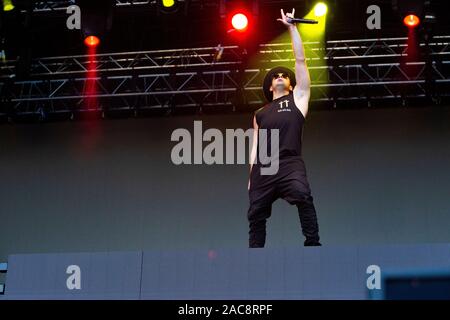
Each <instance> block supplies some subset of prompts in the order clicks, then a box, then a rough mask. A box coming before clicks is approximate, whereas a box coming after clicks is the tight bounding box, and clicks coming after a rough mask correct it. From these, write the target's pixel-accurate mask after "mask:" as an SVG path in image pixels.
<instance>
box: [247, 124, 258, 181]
mask: <svg viewBox="0 0 450 320" xmlns="http://www.w3.org/2000/svg"><path fill="white" fill-rule="evenodd" d="M257 149H258V123H257V122H256V116H254V117H253V143H252V149H251V151H250V174H251V173H252V168H253V164H254V163H255V160H256V152H257ZM248 189H250V178H249V179H248Z"/></svg>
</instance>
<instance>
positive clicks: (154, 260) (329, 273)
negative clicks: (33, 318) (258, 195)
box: [0, 244, 450, 300]
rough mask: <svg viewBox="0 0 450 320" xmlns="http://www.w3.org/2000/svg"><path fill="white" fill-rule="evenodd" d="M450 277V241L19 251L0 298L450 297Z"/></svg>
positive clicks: (11, 261)
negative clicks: (310, 245) (224, 247)
mask: <svg viewBox="0 0 450 320" xmlns="http://www.w3.org/2000/svg"><path fill="white" fill-rule="evenodd" d="M449 279H450V244H423V245H390V246H386V245H383V246H376V245H374V246H323V247H306V248H304V247H280V248H270V249H217V250H212V249H211V250H167V251H166V250H159V251H155V250H153V251H134V252H92V253H55V254H52V253H43V254H17V255H10V256H9V259H8V271H7V274H6V284H5V288H6V290H5V294H4V295H3V296H0V297H1V298H0V299H171V300H172V299H175V300H178V299H207V300H211V299H227V300H228V299H381V298H388V299H396V298H402V297H409V298H423V297H422V296H423V295H425V298H431V297H434V296H433V295H439V296H438V298H439V297H442V298H445V296H443V295H445V294H447V296H448V297H447V298H450V296H449V295H450V289H449V288H450V284H449V283H450V281H449ZM405 295H407V296H405Z"/></svg>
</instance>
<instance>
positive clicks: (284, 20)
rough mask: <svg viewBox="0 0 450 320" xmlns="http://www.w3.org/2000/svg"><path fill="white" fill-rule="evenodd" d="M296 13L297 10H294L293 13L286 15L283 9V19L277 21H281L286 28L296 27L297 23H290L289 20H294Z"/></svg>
mask: <svg viewBox="0 0 450 320" xmlns="http://www.w3.org/2000/svg"><path fill="white" fill-rule="evenodd" d="M294 13H295V9H292V12H288V13H286V14H284V11H283V9H281V19H277V21H281V23H283V24H284V25H285V26H286V27H291V26H294V25H295V23H289V22H288V21H289V18H291V19H293V18H294Z"/></svg>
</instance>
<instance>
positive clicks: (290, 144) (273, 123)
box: [251, 92, 309, 191]
mask: <svg viewBox="0 0 450 320" xmlns="http://www.w3.org/2000/svg"><path fill="white" fill-rule="evenodd" d="M255 118H256V123H257V124H258V128H259V129H266V132H267V144H266V145H264V146H263V147H264V148H266V149H267V150H268V152H267V154H268V155H269V157H271V158H272V157H273V155H272V154H271V147H270V146H271V136H272V135H271V131H270V130H271V129H278V130H279V131H278V132H279V170H278V173H277V174H275V175H261V174H260V170H259V169H260V168H261V167H269V166H270V164H267V165H266V164H262V163H261V161H260V158H259V155H260V154H259V148H260V139H259V138H258V147H257V155H256V164H255V165H254V166H253V168H252V174H251V176H252V177H251V178H252V181H254V182H256V183H258V181H259V182H260V183H264V184H265V183H270V182H273V181H274V180H276V179H280V178H283V177H287V176H289V177H290V178H295V179H300V180H301V181H302V182H303V184H304V185H305V189H306V190H305V191H309V184H308V180H307V177H306V168H305V164H304V161H303V157H302V140H303V125H304V123H305V117H304V116H303V114H302V112H301V111H300V110H299V109H298V108H297V106H296V104H295V101H294V95H293V94H292V92H291V93H289V94H287V95H285V96H282V97H279V98H277V99H274V100H273V101H272V102H270V103H268V104H266V105H265V106H264V107H262V108H260V109H258V110H257V111H255ZM254 169H258V170H254ZM252 183H253V182H252Z"/></svg>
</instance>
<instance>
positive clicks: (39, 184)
mask: <svg viewBox="0 0 450 320" xmlns="http://www.w3.org/2000/svg"><path fill="white" fill-rule="evenodd" d="M194 119H197V120H200V119H201V120H203V125H204V127H217V128H221V129H222V130H223V129H225V128H239V127H240V128H244V129H246V128H248V127H249V125H250V124H251V115H250V114H229V115H204V116H195V117H194V116H177V117H167V118H147V119H123V120H99V121H90V122H83V121H79V122H58V123H45V124H14V125H10V124H7V125H2V126H0V146H1V153H0V155H1V157H0V170H1V178H2V182H1V187H0V201H1V216H0V260H6V258H7V255H8V254H11V253H19V252H20V253H24V252H49V251H50V252H62V251H100V250H135V249H166V248H220V247H245V246H247V221H246V212H247V205H248V202H247V201H248V195H247V177H248V166H247V165H212V166H207V165H182V166H175V165H173V164H172V163H171V161H170V151H171V148H172V146H173V145H174V144H175V143H174V142H171V141H170V135H171V133H172V131H173V130H174V129H176V128H181V127H184V128H188V129H189V130H191V131H192V128H193V120H194ZM449 123H450V112H449V108H442V107H440V108H413V109H401V108H398V109H374V110H334V111H314V110H312V111H310V113H309V115H308V118H307V122H306V125H305V126H306V127H305V132H304V149H303V152H304V158H305V162H306V166H307V170H308V175H309V180H310V184H311V187H312V191H313V196H314V199H315V204H316V208H317V211H318V218H319V222H320V229H321V236H322V242H323V244H325V245H326V244H389V243H430V242H450V232H449V230H450V200H449V199H450V197H449V195H450V169H449V164H450V148H449V146H450V144H449V141H450V126H449ZM301 242H302V240H301V237H300V233H299V221H298V216H297V213H296V208H295V207H291V206H289V204H287V203H285V202H283V201H282V200H279V201H277V202H276V203H275V204H274V207H273V215H272V217H271V219H270V220H269V223H268V240H267V246H271V247H273V246H282V245H301Z"/></svg>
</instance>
